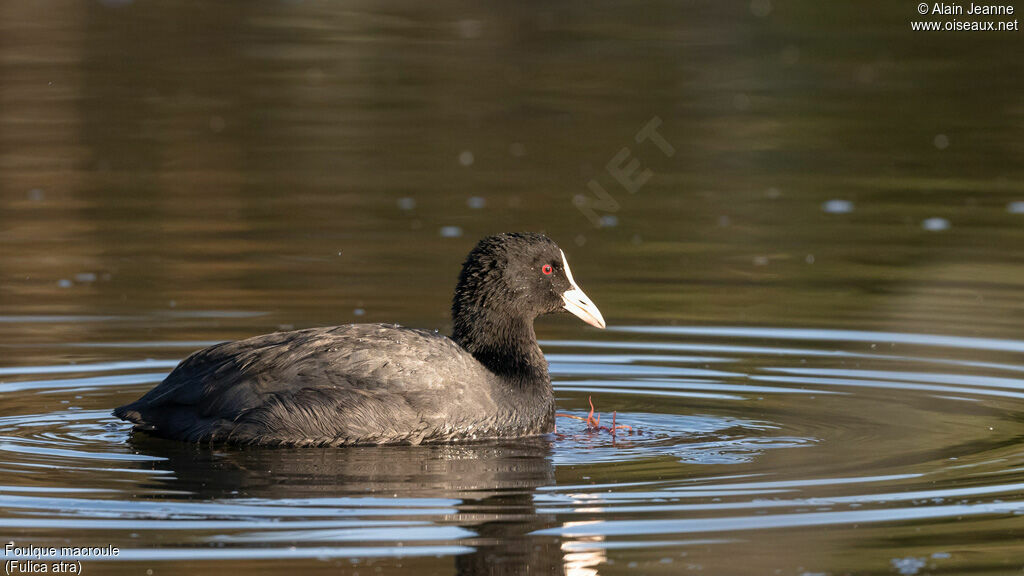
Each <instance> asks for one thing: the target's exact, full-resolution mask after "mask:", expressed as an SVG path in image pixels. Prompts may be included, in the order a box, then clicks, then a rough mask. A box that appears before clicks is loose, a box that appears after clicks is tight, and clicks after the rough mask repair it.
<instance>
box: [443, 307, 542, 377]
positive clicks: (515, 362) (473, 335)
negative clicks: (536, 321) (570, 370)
mask: <svg viewBox="0 0 1024 576" xmlns="http://www.w3.org/2000/svg"><path fill="white" fill-rule="evenodd" d="M488 312H489V311H486V310H479V309H475V310H474V309H468V310H467V309H460V308H459V307H458V306H456V307H455V308H454V309H453V311H452V315H453V323H454V330H453V333H452V339H453V340H455V341H456V342H458V343H459V345H461V346H462V347H463V348H465V349H466V350H468V351H469V352H470V353H471V354H472V355H473V357H474V358H476V359H477V360H479V361H480V363H481V364H483V365H484V366H486V367H487V368H488V369H489V370H490V371H491V372H494V373H495V374H497V375H498V376H500V377H502V378H503V379H505V380H508V381H509V382H510V383H512V384H514V385H517V386H524V387H526V386H548V385H550V383H551V379H550V376H548V362H547V360H545V359H544V354H543V353H542V352H541V351H540V346H539V345H538V344H537V335H536V334H535V333H534V331H533V318H523V317H520V316H504V315H502V314H496V313H488Z"/></svg>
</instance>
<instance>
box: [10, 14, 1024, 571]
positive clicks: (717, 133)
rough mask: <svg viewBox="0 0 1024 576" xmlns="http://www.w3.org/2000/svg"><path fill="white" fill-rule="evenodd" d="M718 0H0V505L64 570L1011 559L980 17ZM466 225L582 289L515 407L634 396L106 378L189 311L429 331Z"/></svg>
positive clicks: (1016, 75)
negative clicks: (199, 391) (309, 389)
mask: <svg viewBox="0 0 1024 576" xmlns="http://www.w3.org/2000/svg"><path fill="white" fill-rule="evenodd" d="M726 4H727V3H713V2H682V3H669V2H641V3H631V4H622V5H620V4H615V3H602V2H598V3H593V2H569V3H563V4H560V5H558V6H557V7H552V6H549V5H547V4H537V3H527V4H521V3H520V4H511V3H484V4H473V3H459V2H442V3H440V4H438V3H429V4H419V3H411V2H393V3H384V4H380V5H370V4H366V5H363V4H359V3H356V4H350V3H345V4H343V3H328V2H190V1H181V0H174V1H169V2H159V3H157V2H135V3H133V2H131V1H130V0H129V1H123V0H114V1H112V0H108V1H106V2H93V1H87V2H72V1H68V0H53V1H43V2H5V3H2V4H0V536H2V539H3V540H4V541H5V542H6V541H14V542H15V543H16V544H17V545H18V546H30V545H37V546H107V545H114V546H117V547H118V548H119V550H120V553H119V556H118V557H117V558H116V559H113V560H109V559H107V560H88V559H86V560H83V562H82V567H83V570H84V573H86V574H98V573H126V574H127V573H132V574H140V573H142V574H150V573H152V574H168V573H174V572H188V573H206V574H213V573H227V572H230V573H251V574H257V573H259V574H263V573H272V572H278V571H292V572H295V573H309V572H318V571H319V572H324V573H327V572H330V573H342V574H353V575H354V574H357V573H358V574H398V573H408V574H451V573H462V574H475V573H483V572H488V571H489V572H498V573H504V574H519V573H527V572H529V573H536V574H548V573H556V574H563V573H564V574H568V575H574V576H577V575H595V574H602V575H606V574H626V573H630V574H633V573H646V574H680V573H703V574H786V575H803V574H807V575H810V574H846V573H856V574H1009V573H1019V572H1020V571H1021V570H1022V569H1024V416H1022V414H1024V100H1022V98H1021V96H1022V94H1024V73H1022V72H1024V70H1022V68H1024V65H1022V60H1021V58H1020V56H1021V54H1022V51H1021V47H1022V40H1024V36H1021V33H1020V32H1016V33H1014V32H1008V33H959V34H955V33H923V32H911V31H910V30H909V22H910V20H911V19H913V18H917V16H915V15H914V12H915V10H916V6H914V5H912V4H907V3H902V2H896V3H893V2H881V1H871V2H856V3H846V4H843V3H823V2H816V3H812V2H785V1H783V0H778V1H777V2H768V1H767V0H756V1H754V2H751V3H747V2H739V3H733V4H729V5H726ZM904 4H906V5H904ZM1021 8H1024V6H1022V7H1021ZM652 121H654V122H655V125H657V131H658V132H657V133H658V134H659V135H660V137H661V138H662V140H658V141H655V140H654V139H652V138H647V139H643V138H640V139H638V138H637V137H636V136H637V134H638V131H640V130H641V128H642V127H644V126H651V124H649V123H650V122H652ZM658 122H660V125H659V124H657V123H658ZM624 148H625V149H627V150H628V152H627V154H628V156H621V154H620V151H621V150H623V149H624ZM666 151H670V152H671V155H669V154H668V153H666ZM617 155H619V156H617ZM616 157H617V158H618V160H617V164H620V165H627V164H628V163H629V161H630V160H634V159H635V160H637V161H638V162H640V166H639V168H636V171H635V172H633V173H632V175H631V176H630V178H631V179H636V178H641V179H642V177H643V174H645V173H644V172H643V171H644V170H649V171H650V178H649V179H648V180H647V181H646V182H644V183H643V184H642V185H638V186H636V188H637V189H636V190H635V191H634V192H633V193H629V192H627V191H626V190H625V189H624V188H623V186H622V185H621V184H620V183H618V182H617V181H616V179H615V178H614V177H613V176H612V175H611V174H610V173H609V171H608V170H607V168H606V165H607V164H608V163H609V161H610V160H611V159H613V158H616ZM591 181H593V182H596V183H597V185H599V186H600V187H601V189H603V190H604V191H605V192H606V193H607V195H608V196H604V197H602V196H598V195H597V194H596V193H595V192H594V191H593V190H594V186H591V187H588V182H591ZM579 195H582V197H583V198H585V200H582V203H583V204H582V205H583V207H584V208H585V209H584V210H579V209H578V205H577V203H579V202H581V201H580V200H575V201H574V198H575V197H576V196H579ZM588 198H589V200H586V199H588ZM574 202H575V203H574ZM588 207H589V209H590V210H591V212H589V213H588V214H589V215H590V216H592V217H597V218H598V219H599V221H601V222H602V223H603V224H604V226H603V227H600V228H597V227H595V226H594V225H593V224H592V222H591V219H590V218H588V215H587V214H584V212H587V210H586V208H588ZM506 230H534V231H546V232H547V233H549V234H550V235H551V236H552V237H553V238H555V239H556V240H557V241H558V242H560V244H561V245H562V246H563V247H564V248H566V252H567V253H568V254H569V257H570V260H571V261H572V263H573V268H574V272H575V275H576V277H577V280H579V282H580V284H581V285H582V286H583V288H584V289H586V291H587V292H588V294H589V295H590V296H591V297H592V298H593V299H594V300H595V302H597V304H598V305H599V306H600V307H601V310H602V312H604V315H605V317H606V318H607V320H608V323H609V330H608V331H606V332H599V331H597V330H594V329H591V328H589V327H586V326H584V325H583V324H582V323H580V322H578V321H577V320H575V319H574V318H569V317H558V318H544V319H541V320H540V321H539V322H538V326H537V329H538V333H539V334H540V336H541V338H542V339H543V340H544V350H545V352H546V353H547V355H548V359H549V361H550V364H551V372H552V376H553V378H554V380H555V390H556V394H557V397H558V405H559V409H560V410H561V411H563V412H567V413H570V414H574V415H583V414H585V413H586V411H587V410H588V404H587V399H588V397H592V398H593V400H594V403H595V404H596V405H597V407H598V410H599V411H601V412H602V417H603V420H602V423H605V422H607V418H609V417H610V412H611V411H616V412H617V419H618V421H619V422H624V423H626V424H630V425H632V426H633V427H634V428H635V429H637V430H640V431H642V432H643V434H634V435H632V436H630V435H617V436H616V437H615V438H612V437H610V436H609V435H607V434H594V433H589V432H587V431H586V430H585V429H584V427H583V426H582V425H581V424H580V423H579V422H578V421H575V420H569V419H561V420H560V422H559V431H558V434H556V435H553V436H551V437H547V438H540V439H533V440H529V441H519V442H508V443H485V444H478V445H466V446H433V447H386V448H385V447H380V448H376V447H374V448H355V449H322V450H321V449H301V450H287V449H274V450H257V449H228V448H220V447H215V448H209V447H197V446H190V445H183V444H178V443H173V442H165V441H159V440H155V439H152V438H146V437H144V436H141V435H132V434H131V433H130V430H129V427H128V426H127V425H125V424H124V423H122V422H120V421H118V420H116V419H114V418H113V417H112V416H111V415H110V409H111V408H112V407H114V406H117V405H119V404H121V403H124V402H126V401H129V400H132V399H134V398H136V397H137V396H138V395H140V394H141V393H142V392H144V391H145V390H147V389H148V388H150V387H151V386H153V385H154V384H156V383H157V382H159V381H160V380H161V379H162V378H163V376H164V375H166V374H167V372H169V371H170V370H171V368H173V366H174V365H175V364H176V363H177V361H179V360H180V359H181V358H183V357H184V356H185V355H187V354H188V353H189V352H191V351H192V350H194V349H196V348H199V347H202V346H205V345H207V344H209V343H213V342H217V341H222V340H226V339H236V338H242V337H246V336H251V335H256V334H260V333H265V332H269V331H273V330H277V329H287V328H291V327H294V328H301V327H308V326H315V325H329V324H339V323H347V322H360V321H370V322H379V321H398V322H401V323H403V324H406V325H411V326H417V327H425V328H437V329H440V330H447V329H448V327H449V326H448V319H447V307H448V304H449V299H450V295H451V290H452V288H453V285H454V280H455V277H456V275H457V271H458V267H459V264H460V263H461V260H462V258H463V257H464V256H465V254H466V252H467V251H468V250H469V249H470V248H471V247H472V245H473V244H474V243H475V241H476V240H477V239H478V238H479V237H481V236H484V235H486V234H489V233H494V232H499V231H506ZM10 559H12V556H11V555H10V554H6V555H5V561H7V560H10Z"/></svg>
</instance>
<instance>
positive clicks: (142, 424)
mask: <svg viewBox="0 0 1024 576" xmlns="http://www.w3.org/2000/svg"><path fill="white" fill-rule="evenodd" d="M138 404H139V403H138V402H132V403H131V404H125V405H124V406H118V407H117V408H114V416H117V417H118V418H120V419H121V420H125V421H127V422H131V423H132V424H135V426H136V427H138V428H141V429H143V430H152V429H153V426H152V425H151V424H148V423H146V419H145V418H143V416H142V412H139V408H140V407H139V405H138Z"/></svg>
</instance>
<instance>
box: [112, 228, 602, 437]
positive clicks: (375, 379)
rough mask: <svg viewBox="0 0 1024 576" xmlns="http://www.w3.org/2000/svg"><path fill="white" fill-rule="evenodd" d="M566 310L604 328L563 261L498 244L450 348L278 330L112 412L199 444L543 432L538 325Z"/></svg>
mask: <svg viewBox="0 0 1024 576" xmlns="http://www.w3.org/2000/svg"><path fill="white" fill-rule="evenodd" d="M563 310H567V311H569V312H571V313H573V314H575V315H576V316H578V317H579V318H581V319H582V320H583V321H584V322H586V323H588V324H590V325H592V326H596V327H598V328H604V327H605V322H604V318H603V317H602V316H601V312H600V311H599V310H598V309H597V307H596V306H595V305H594V303H593V302H591V300H590V298H588V297H587V296H586V294H584V293H583V291H582V290H580V287H579V286H578V285H577V284H576V282H575V280H573V277H572V272H570V271H569V263H568V262H567V261H566V259H565V253H563V252H562V250H560V249H559V248H558V246H557V245H556V244H555V243H554V242H553V241H552V240H550V239H549V238H547V237H546V236H544V235H541V234H499V235H497V236H491V237H488V238H484V239H483V240H481V241H480V243H479V244H477V246H476V247H475V248H474V249H473V250H472V252H470V253H469V256H468V257H467V258H466V261H465V263H464V264H463V265H462V273H461V274H460V275H459V281H458V284H457V286H456V288H455V298H454V300H453V302H452V321H453V324H454V330H453V334H452V336H451V338H449V337H447V336H443V335H440V334H438V333H436V332H432V331H429V330H417V329H413V328H403V327H400V326H398V325H392V324H349V325H345V326H336V327H329V328H310V329H308V330H297V331H292V332H276V333H274V334H267V335H265V336H257V337H255V338H248V339H246V340H239V341H237V342H226V343H223V344H217V345H215V346H211V347H209V348H206V349H205V350H200V351H198V352H196V353H194V354H192V355H191V356H189V357H188V358H186V359H185V360H184V361H182V362H181V364H179V365H178V366H177V367H176V368H175V369H174V371H172V372H171V373H170V375H168V376H167V378H166V379H165V380H164V381H163V382H161V383H160V384H158V385H157V386H156V387H155V388H153V389H152V390H150V391H149V392H148V393H147V394H146V395H144V396H143V397H142V398H140V399H138V400H136V401H135V402H132V403H131V404H127V405H125V406H121V407H119V408H117V409H116V410H114V414H115V415H116V416H117V417H119V418H122V419H124V420H128V421H130V422H133V423H134V424H135V427H136V429H138V430H144V431H147V432H149V433H152V434H155V435H158V436H162V437H166V438H173V439H180V440H188V441H192V442H228V443H234V444H264V445H297V446H298V445H302V446H305V445H316V446H336V445H350V444H399V443H402V444H419V443H424V442H457V441H467V440H474V439H484V438H501V437H518V436H529V435H535V434H545V433H548V432H552V431H553V430H554V420H555V412H554V395H553V394H552V390H551V378H550V377H549V376H548V365H547V361H546V360H545V359H544V355H543V354H542V353H541V350H540V347H539V346H538V345H537V336H536V335H535V334H534V331H533V320H534V318H536V317H537V316H539V315H541V314H547V313H551V312H558V311H563Z"/></svg>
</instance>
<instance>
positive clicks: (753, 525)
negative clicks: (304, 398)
mask: <svg viewBox="0 0 1024 576" xmlns="http://www.w3.org/2000/svg"><path fill="white" fill-rule="evenodd" d="M608 337H610V338H611V339H606V340H597V341H549V342H544V343H543V346H544V349H545V351H546V352H547V354H548V359H549V362H550V368H551V373H552V375H553V379H554V381H555V393H556V396H557V399H558V406H559V411H560V412H561V413H564V414H568V415H571V416H576V417H585V416H586V415H587V414H588V413H589V411H590V403H591V402H592V403H593V404H594V406H595V415H599V416H600V418H601V424H602V425H605V426H608V425H610V424H611V422H612V419H613V412H614V421H615V423H616V424H624V425H628V426H630V427H631V430H626V429H621V430H618V431H617V432H616V434H614V435H613V434H610V433H609V431H608V430H607V429H603V430H593V429H591V428H588V426H587V425H586V424H585V423H584V422H583V421H582V420H579V419H574V418H559V419H558V430H557V432H556V433H555V434H553V435H550V436H548V437H544V438H533V439H527V440H519V441H509V442H490V443H480V444H469V445H458V446H405V447H360V448H349V449H303V450H290V449H236V448H225V447H207V446H192V445H185V444H180V443H175V442H167V441H162V440H158V439H153V438H148V437H146V436H144V435H137V434H133V433H131V432H130V429H129V427H128V426H127V425H126V424H124V423H122V422H120V421H118V420H117V419H115V418H113V417H112V416H111V415H110V412H109V410H110V408H111V407H112V406H115V405H117V404H119V403H121V402H124V401H126V400H129V399H132V398H134V397H136V396H137V395H138V394H140V393H142V392H143V391H145V390H146V389H148V388H149V387H151V386H152V385H153V384H155V383H156V382H158V381H159V380H160V379H161V378H162V377H163V375H165V374H166V372H167V371H168V370H170V368H172V367H173V366H174V364H175V362H176V359H177V357H179V356H180V355H181V353H182V350H183V348H185V349H187V347H178V346H174V345H173V343H168V346H167V347H166V353H165V354H164V355H165V356H167V358H166V359H161V360H154V359H148V358H145V357H139V356H138V355H137V354H138V350H140V349H145V347H144V346H141V345H139V343H126V345H125V346H124V347H123V348H120V350H121V352H120V353H119V354H120V355H121V358H120V359H118V360H116V361H110V362H105V363H104V362H93V363H83V364H75V365H52V366H5V367H3V368H0V397H2V398H3V408H2V409H0V455H2V456H3V458H2V464H0V509H2V515H0V528H2V529H3V530H4V531H5V533H10V534H16V535H23V536H19V537H18V538H16V539H15V540H16V543H18V544H19V545H21V544H23V543H24V544H28V543H38V542H45V541H49V540H51V539H55V538H62V539H70V540H72V541H73V542H74V543H75V545H81V546H85V545H106V544H115V545H118V546H119V547H121V548H122V550H123V553H122V554H121V555H119V556H118V557H117V558H116V559H105V560H96V562H109V563H110V564H109V568H110V569H111V570H125V571H131V570H132V568H131V566H132V565H135V564H134V563H136V562H150V563H152V562H176V561H181V560H185V559H188V560H189V561H191V562H198V563H199V566H200V569H201V570H211V571H212V570H214V569H215V568H214V566H215V563H211V564H203V563H204V562H205V561H209V560H224V559H239V560H241V559H253V558H260V559H264V560H278V561H281V562H291V563H293V564H294V563H296V562H307V563H309V564H308V565H307V568H310V569H315V568H317V567H322V568H324V569H325V570H327V569H331V570H339V569H341V570H343V571H351V572H355V571H358V569H359V568H361V567H364V566H365V565H366V564H372V565H374V566H376V567H384V566H397V564H398V563H403V566H406V567H408V566H410V565H415V567H416V569H417V570H419V571H421V572H422V573H450V572H451V571H452V570H455V571H457V572H462V573H467V574H469V573H476V572H478V571H479V570H480V569H481V568H480V567H481V566H489V565H490V564H488V563H490V562H494V561H495V559H500V560H501V561H503V562H505V563H506V565H508V566H510V567H512V568H514V569H513V570H512V573H514V572H516V570H517V569H524V570H525V567H526V566H529V567H530V570H531V571H537V572H540V573H547V572H554V573H568V574H595V573H597V572H600V573H604V572H606V571H611V572H615V571H619V570H620V569H621V570H622V571H626V570H628V569H632V568H639V569H642V570H644V571H645V572H646V573H658V572H661V573H666V574H668V573H680V572H690V571H692V572H699V571H701V570H703V569H704V567H706V566H715V567H716V568H717V569H718V570H719V571H721V570H724V571H728V567H729V566H730V558H739V557H742V558H744V559H745V563H744V564H743V565H744V566H749V565H750V562H751V561H752V560H756V559H761V560H758V561H762V562H763V563H764V565H765V566H770V567H772V568H773V569H778V570H781V571H782V573H801V572H807V573H814V572H817V573H829V572H840V571H843V572H847V571H848V572H857V571H865V572H871V571H874V572H880V573H886V572H888V571H891V570H893V569H894V567H897V568H895V569H897V570H899V571H903V572H904V573H915V571H919V572H922V573H924V572H926V571H929V570H931V571H946V572H950V573H970V572H982V571H995V572H998V571H1000V570H1002V569H1003V568H1007V569H1012V568H1017V569H1019V568H1020V566H1021V565H1022V562H1024V550H1022V548H1021V547H1020V545H1019V544H1017V539H1018V538H1019V537H1020V536H1021V532H1022V530H1024V519H1022V518H1021V515H1024V496H1022V495H1024V444H1022V432H1021V430H1022V428H1021V422H1022V418H1021V416H1020V415H1021V414H1022V413H1024V377H1022V374H1024V363H1022V362H1021V358H1019V357H1018V356H1019V355H1020V352H1021V351H1024V342H1018V341H1010V340H996V339H981V338H962V337H945V336H935V335H920V336H918V335H913V334H893V333H871V332H850V331H827V330H786V329H778V330H776V329H768V328H756V329H746V328H737V327H723V328H715V327H643V326H636V327H627V328H619V329H617V331H612V332H611V333H610V334H608ZM113 346H114V349H115V350H114V351H115V352H116V351H117V350H118V348H117V347H116V345H113ZM157 348H159V347H157ZM854 548H856V549H857V550H859V553H858V554H855V555H854V554H851V553H850V552H849V551H850V550H851V549H854ZM59 556H60V555H59V554H58V555H57V557H59ZM340 560H343V562H340V563H339V561H340ZM410 563H411V564H410ZM204 566H205V568H204ZM516 567H518V568H516ZM908 571H909V572H908Z"/></svg>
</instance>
